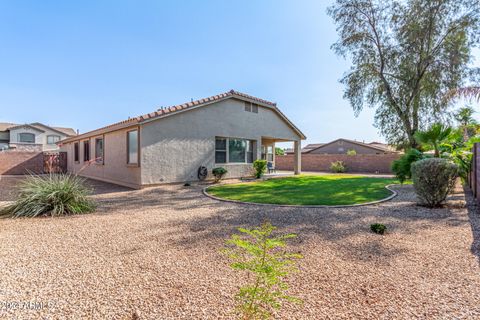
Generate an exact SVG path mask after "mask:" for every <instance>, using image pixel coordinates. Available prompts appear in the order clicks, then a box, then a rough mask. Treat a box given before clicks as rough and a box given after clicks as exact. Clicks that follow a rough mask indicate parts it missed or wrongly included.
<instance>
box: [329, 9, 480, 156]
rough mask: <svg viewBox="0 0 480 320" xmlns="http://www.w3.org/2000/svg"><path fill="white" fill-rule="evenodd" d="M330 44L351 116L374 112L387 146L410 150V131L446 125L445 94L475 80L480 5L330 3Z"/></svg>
mask: <svg viewBox="0 0 480 320" xmlns="http://www.w3.org/2000/svg"><path fill="white" fill-rule="evenodd" d="M328 13H329V14H330V16H331V17H332V18H333V19H334V21H335V23H336V25H337V31H338V34H339V39H338V41H337V42H336V43H335V44H334V45H333V46H332V48H333V50H334V51H335V52H336V53H337V54H338V55H340V56H343V57H345V58H347V57H348V58H350V59H351V62H352V66H351V68H350V70H348V71H347V72H346V74H345V75H344V76H343V78H342V79H341V80H340V81H341V83H343V84H344V85H345V92H344V97H345V98H346V99H348V100H349V101H350V104H351V105H352V108H353V110H354V112H355V114H356V115H358V114H359V113H360V112H361V111H362V110H363V108H364V107H371V108H375V126H376V127H377V128H378V129H379V131H380V133H381V134H382V135H384V136H385V137H386V139H387V141H388V142H389V143H392V144H397V145H398V144H403V145H406V146H410V147H415V146H416V145H417V142H416V140H415V132H416V131H418V130H419V129H424V128H426V127H428V126H429V125H430V124H431V123H433V122H438V121H445V120H446V119H444V118H445V117H448V116H449V114H450V113H447V112H446V111H447V108H448V105H449V101H448V100H446V99H444V98H443V97H444V96H445V95H446V94H447V92H449V91H451V90H453V89H455V88H460V87H462V86H463V85H464V83H465V82H466V81H467V80H469V79H471V78H474V77H475V75H477V74H478V70H477V69H475V68H471V67H469V66H470V61H471V60H472V54H471V49H472V47H474V46H476V45H478V43H479V33H478V31H479V14H480V3H479V1H478V0H428V1H426V0H405V1H400V0H399V1H394V0H383V1H380V0H336V2H335V4H334V5H332V6H331V7H330V8H329V9H328Z"/></svg>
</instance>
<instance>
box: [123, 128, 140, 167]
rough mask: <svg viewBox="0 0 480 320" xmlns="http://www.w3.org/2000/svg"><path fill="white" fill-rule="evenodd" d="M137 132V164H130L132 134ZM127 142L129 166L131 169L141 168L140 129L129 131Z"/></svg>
mask: <svg viewBox="0 0 480 320" xmlns="http://www.w3.org/2000/svg"><path fill="white" fill-rule="evenodd" d="M135 131H136V132H137V162H136V163H134V162H130V139H129V138H130V133H131V132H135ZM125 136H126V140H127V141H126V142H127V166H130V167H139V166H140V129H139V128H138V127H136V128H135V129H131V130H128V131H127V133H126V135H125Z"/></svg>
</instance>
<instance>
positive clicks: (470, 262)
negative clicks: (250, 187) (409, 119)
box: [0, 181, 480, 319]
mask: <svg viewBox="0 0 480 320" xmlns="http://www.w3.org/2000/svg"><path fill="white" fill-rule="evenodd" d="M1 183H2V186H1V187H0V188H4V187H3V186H4V184H3V183H4V182H3V181H2V182H1ZM93 185H94V186H95V187H96V188H97V190H98V192H97V193H98V194H97V195H95V198H96V199H97V200H98V201H99V208H98V211H97V212H96V213H94V214H88V215H83V216H73V217H66V218H36V219H16V220H13V219H1V220H0V267H1V270H2V272H1V273H0V303H1V305H0V307H1V309H0V318H14V319H39V318H40V317H43V319H232V318H233V316H232V313H231V312H232V309H233V306H234V303H233V300H232V297H233V295H234V294H235V293H236V292H237V289H238V286H239V285H240V284H241V283H242V279H243V278H242V277H241V276H240V275H238V274H236V273H234V272H233V271H231V270H230V268H229V267H228V261H227V260H226V258H225V257H223V256H222V255H221V254H220V253H219V250H220V249H221V248H222V247H223V244H224V240H225V239H226V238H228V237H229V236H230V235H231V234H232V233H233V232H235V231H236V228H237V227H240V226H243V227H252V226H256V225H259V224H260V223H261V222H263V221H264V220H265V219H268V220H270V221H271V222H272V224H273V225H276V226H278V227H279V229H280V231H281V232H294V233H297V234H298V236H299V237H298V238H297V239H295V240H294V242H293V243H292V244H291V247H292V249H294V250H297V251H299V252H301V253H302V254H303V255H304V259H303V260H301V262H300V269H301V270H300V273H298V274H294V275H293V276H292V277H290V278H289V282H290V284H291V290H290V294H292V295H296V296H298V297H300V298H302V299H303V300H304V303H303V305H288V306H287V307H285V309H283V310H282V311H281V312H280V313H279V314H278V318H279V319H411V318H420V319H422V318H423V319H452V318H455V319H462V318H463V319H478V318H480V304H479V297H480V264H479V255H480V252H479V251H480V214H479V213H477V212H476V210H477V209H476V207H474V206H473V205H469V206H467V207H465V206H464V202H463V193H462V192H461V190H458V193H457V194H455V196H454V197H453V198H452V199H451V201H449V204H448V207H447V208H443V209H433V210H430V209H426V208H422V207H417V206H416V205H415V204H414V194H413V191H412V187H411V186H403V187H400V186H398V187H395V189H396V190H397V191H398V192H399V196H398V197H396V198H395V199H393V200H392V201H389V202H386V203H382V204H379V205H372V206H364V207H356V208H335V209H333V208H332V209H326V208H304V209H298V208H285V207H283V208H276V207H258V206H255V205H239V204H233V203H225V202H219V201H215V200H212V199H209V198H207V197H205V196H204V195H202V192H201V189H202V186H192V187H182V186H163V187H158V188H149V189H144V190H128V189H125V188H117V187H115V188H111V186H109V185H106V184H105V185H104V184H101V183H94V184H93ZM1 194H2V193H0V195H1ZM4 194H6V192H4ZM0 200H10V199H0ZM374 222H380V223H383V224H385V225H387V227H388V228H389V233H388V234H387V235H386V236H383V237H382V236H379V235H375V234H372V233H371V232H370V231H369V226H370V224H371V223H374ZM25 302H37V305H32V304H30V305H26V304H24V303H25Z"/></svg>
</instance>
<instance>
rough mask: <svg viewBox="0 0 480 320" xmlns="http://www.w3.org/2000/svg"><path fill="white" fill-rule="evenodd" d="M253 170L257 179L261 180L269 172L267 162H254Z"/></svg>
mask: <svg viewBox="0 0 480 320" xmlns="http://www.w3.org/2000/svg"><path fill="white" fill-rule="evenodd" d="M253 170H255V178H257V179H260V178H261V177H262V176H263V174H264V173H265V172H266V171H267V160H255V161H253Z"/></svg>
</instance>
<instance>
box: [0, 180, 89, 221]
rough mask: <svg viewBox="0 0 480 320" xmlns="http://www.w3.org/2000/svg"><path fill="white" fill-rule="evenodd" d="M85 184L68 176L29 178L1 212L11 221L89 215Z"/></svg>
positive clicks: (87, 194)
mask: <svg viewBox="0 0 480 320" xmlns="http://www.w3.org/2000/svg"><path fill="white" fill-rule="evenodd" d="M84 183H85V180H84V179H82V178H80V177H78V176H75V175H69V174H50V175H48V176H37V175H31V176H29V177H27V178H26V179H25V180H24V181H23V182H21V183H20V185H19V189H18V190H19V191H18V196H17V199H16V201H15V202H14V203H13V204H12V205H9V206H7V207H6V208H4V209H2V211H1V213H2V215H7V216H11V217H36V216H39V215H50V216H60V215H69V214H81V213H87V212H91V211H93V210H94V209H95V204H94V203H93V202H92V201H91V200H89V199H88V196H89V195H90V194H91V190H90V189H88V188H87V187H86V186H85V184H84Z"/></svg>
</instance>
